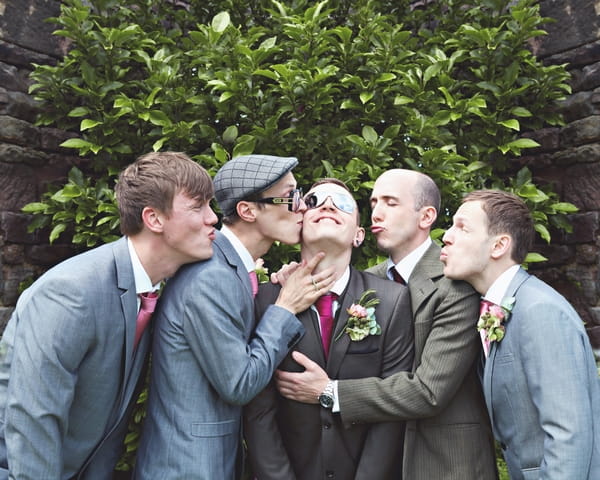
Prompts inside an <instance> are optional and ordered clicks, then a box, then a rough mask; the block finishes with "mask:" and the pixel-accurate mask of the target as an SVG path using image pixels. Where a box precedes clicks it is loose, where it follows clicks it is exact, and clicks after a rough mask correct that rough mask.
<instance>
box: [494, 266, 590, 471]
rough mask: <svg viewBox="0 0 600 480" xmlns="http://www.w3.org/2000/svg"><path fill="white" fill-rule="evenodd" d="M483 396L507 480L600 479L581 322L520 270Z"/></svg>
mask: <svg viewBox="0 0 600 480" xmlns="http://www.w3.org/2000/svg"><path fill="white" fill-rule="evenodd" d="M507 296H508V297H510V296H513V297H515V299H516V302H515V304H514V307H513V310H512V315H511V316H510V318H509V319H508V322H507V323H506V334H505V337H504V338H503V339H502V341H501V342H499V343H498V342H492V344H491V350H490V355H489V357H488V359H487V361H486V364H485V370H484V392H485V397H486V401H487V406H488V409H489V412H490V417H491V418H492V423H493V427H494V434H495V435H496V438H497V439H498V440H499V441H500V442H501V444H502V448H503V449H504V456H505V458H506V462H507V465H508V469H509V473H510V477H511V479H513V480H533V479H542V478H543V479H548V480H550V479H577V480H597V479H598V478H600V386H599V385H600V384H599V382H600V380H599V379H598V371H597V369H596V364H595V361H594V356H593V353H592V350H591V347H590V343H589V340H588V337H587V334H586V333H585V329H584V327H583V322H582V321H581V319H580V318H579V315H577V313H576V312H575V310H574V309H573V308H572V307H571V305H570V304H569V303H568V302H567V301H566V300H565V299H564V298H563V297H562V296H561V295H560V294H559V293H558V292H556V291H555V290H554V289H552V288H551V287H550V286H548V285H547V284H545V283H544V282H542V281H540V280H539V279H537V278H536V277H533V276H531V275H529V274H528V273H527V272H525V270H523V269H520V270H519V272H518V273H517V275H516V276H515V278H514V279H513V281H512V282H511V285H510V286H509V289H508V291H507Z"/></svg>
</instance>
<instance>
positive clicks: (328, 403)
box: [319, 393, 333, 408]
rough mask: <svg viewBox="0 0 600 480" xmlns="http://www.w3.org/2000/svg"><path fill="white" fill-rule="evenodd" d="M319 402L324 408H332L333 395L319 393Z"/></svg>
mask: <svg viewBox="0 0 600 480" xmlns="http://www.w3.org/2000/svg"><path fill="white" fill-rule="evenodd" d="M319 403H320V404H321V406H322V407H323V408H331V407H333V397H332V396H331V395H327V394H326V393H322V394H321V395H319Z"/></svg>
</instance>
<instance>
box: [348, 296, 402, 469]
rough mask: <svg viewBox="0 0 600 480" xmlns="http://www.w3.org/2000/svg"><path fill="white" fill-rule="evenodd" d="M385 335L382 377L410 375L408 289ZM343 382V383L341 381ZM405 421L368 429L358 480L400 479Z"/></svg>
mask: <svg viewBox="0 0 600 480" xmlns="http://www.w3.org/2000/svg"><path fill="white" fill-rule="evenodd" d="M384 334H385V342H384V346H383V348H384V352H383V365H382V372H381V376H382V377H383V378H387V377H390V376H391V375H393V374H395V373H398V372H410V371H411V369H412V364H413V353H414V348H413V347H414V342H413V322H412V313H411V308H410V297H409V294H408V289H406V288H405V289H403V293H402V294H401V295H399V296H398V300H397V301H396V305H395V307H394V309H393V313H392V316H391V320H390V322H389V324H388V328H387V331H386V332H384ZM342 382H343V381H342ZM404 428H405V424H404V422H387V423H375V424H373V425H372V426H371V427H370V428H369V432H368V434H367V438H366V440H365V444H364V447H363V450H362V453H361V458H360V461H359V462H358V468H357V471H356V476H355V478H356V480H363V479H364V480H370V479H373V478H399V477H401V475H402V470H401V465H402V464H401V456H399V454H398V452H399V449H398V446H399V445H402V444H403V442H404Z"/></svg>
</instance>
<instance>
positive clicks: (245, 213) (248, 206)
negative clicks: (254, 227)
mask: <svg viewBox="0 0 600 480" xmlns="http://www.w3.org/2000/svg"><path fill="white" fill-rule="evenodd" d="M257 208H258V207H257V205H256V203H254V202H247V201H246V200H242V201H240V202H238V203H237V205H236V206H235V211H236V212H237V214H238V217H239V218H240V219H242V220H243V221H244V222H248V223H253V222H255V221H256V210H257Z"/></svg>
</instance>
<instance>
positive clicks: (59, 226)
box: [49, 223, 67, 244]
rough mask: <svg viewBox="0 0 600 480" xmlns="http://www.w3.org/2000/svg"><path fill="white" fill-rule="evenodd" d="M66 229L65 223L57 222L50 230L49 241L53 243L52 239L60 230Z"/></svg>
mask: <svg viewBox="0 0 600 480" xmlns="http://www.w3.org/2000/svg"><path fill="white" fill-rule="evenodd" d="M66 229H67V225H66V224H65V223H58V224H56V225H55V226H54V228H53V229H52V231H51V232H50V237H49V240H50V243H51V244H52V243H54V240H56V239H57V238H58V237H59V236H60V234H61V233H62V232H64V231H65V230H66Z"/></svg>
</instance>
